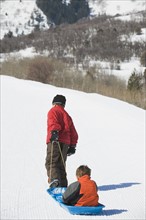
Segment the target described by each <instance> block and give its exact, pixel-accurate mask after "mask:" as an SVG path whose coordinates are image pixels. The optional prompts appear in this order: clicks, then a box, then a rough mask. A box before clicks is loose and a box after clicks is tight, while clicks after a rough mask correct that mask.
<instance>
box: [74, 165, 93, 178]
mask: <svg viewBox="0 0 146 220" xmlns="http://www.w3.org/2000/svg"><path fill="white" fill-rule="evenodd" d="M84 175H88V176H91V169H90V168H89V167H88V166H85V165H81V166H79V167H78V168H77V170H76V176H77V178H79V177H81V176H84Z"/></svg>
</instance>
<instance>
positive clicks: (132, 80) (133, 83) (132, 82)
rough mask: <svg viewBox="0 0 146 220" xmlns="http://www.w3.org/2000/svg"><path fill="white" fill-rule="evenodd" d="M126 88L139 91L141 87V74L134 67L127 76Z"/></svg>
mask: <svg viewBox="0 0 146 220" xmlns="http://www.w3.org/2000/svg"><path fill="white" fill-rule="evenodd" d="M127 88H128V90H130V91H140V90H142V88H143V76H142V74H138V73H137V72H136V70H135V69H134V71H133V73H132V74H131V76H130V77H129V80H128V86H127Z"/></svg>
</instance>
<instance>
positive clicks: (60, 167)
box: [45, 142, 69, 187]
mask: <svg viewBox="0 0 146 220" xmlns="http://www.w3.org/2000/svg"><path fill="white" fill-rule="evenodd" d="M68 147H69V146H68V145H66V144H63V143H56V142H54V143H53V145H52V143H48V144H47V156H46V163H45V166H46V169H47V175H48V178H49V179H48V182H51V181H53V180H54V179H58V180H59V186H60V187H66V186H67V185H68V181H67V174H66V169H65V165H66V160H67V151H68ZM60 150H61V153H60ZM61 155H62V156H61ZM63 161H64V162H63Z"/></svg>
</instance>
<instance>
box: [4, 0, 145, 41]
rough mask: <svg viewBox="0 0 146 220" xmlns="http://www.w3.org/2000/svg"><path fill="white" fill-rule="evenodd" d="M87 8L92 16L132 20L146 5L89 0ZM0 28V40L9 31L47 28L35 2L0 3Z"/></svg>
mask: <svg viewBox="0 0 146 220" xmlns="http://www.w3.org/2000/svg"><path fill="white" fill-rule="evenodd" d="M125 4H126V7H125ZM89 7H90V8H91V15H92V16H93V15H94V16H96V15H98V14H103V13H106V14H108V15H113V16H115V15H116V14H120V15H122V16H123V15H126V17H125V19H132V15H133V18H134V19H136V18H137V19H140V14H137V12H139V11H143V10H144V9H145V7H146V4H145V0H135V1H132V0H120V1H119V0H117V1H113V0H102V1H97V0H89ZM127 14H128V15H127ZM129 16H130V17H129ZM118 18H120V17H118ZM40 19H41V20H40ZM121 19H123V17H121ZM39 21H40V22H39ZM0 26H1V33H0V39H2V38H3V37H4V35H5V34H7V33H8V32H9V31H11V32H12V33H13V35H14V36H17V35H21V34H29V33H31V32H32V31H33V30H34V28H35V27H36V26H39V28H40V29H48V28H49V25H48V24H47V18H46V16H45V15H44V14H43V12H42V11H41V10H40V9H39V8H38V7H37V5H36V0H4V1H0Z"/></svg>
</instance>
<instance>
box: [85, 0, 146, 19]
mask: <svg viewBox="0 0 146 220" xmlns="http://www.w3.org/2000/svg"><path fill="white" fill-rule="evenodd" d="M89 6H90V8H91V9H92V14H93V15H97V14H103V13H106V14H108V15H116V14H120V15H126V14H128V13H130V14H131V13H136V12H137V11H142V10H144V9H145V0H133V1H132V0H105V1H99V0H90V1H89Z"/></svg>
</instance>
